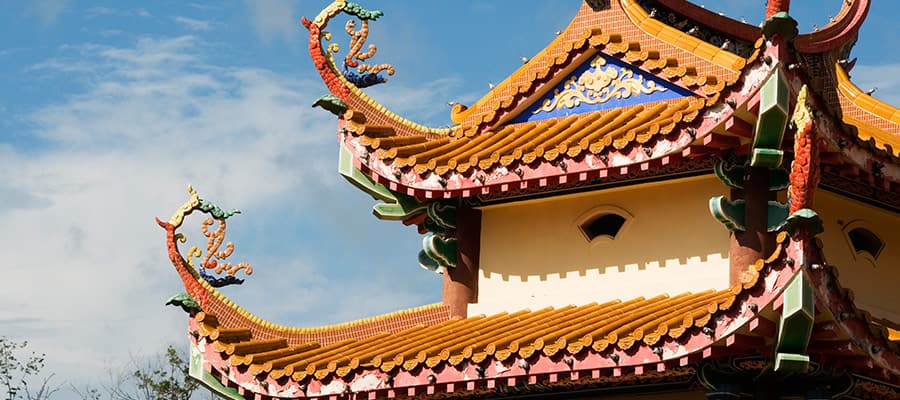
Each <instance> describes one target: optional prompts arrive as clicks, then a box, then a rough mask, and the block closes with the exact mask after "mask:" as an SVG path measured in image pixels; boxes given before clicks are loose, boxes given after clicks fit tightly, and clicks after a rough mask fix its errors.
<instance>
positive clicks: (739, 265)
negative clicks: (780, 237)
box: [729, 168, 775, 285]
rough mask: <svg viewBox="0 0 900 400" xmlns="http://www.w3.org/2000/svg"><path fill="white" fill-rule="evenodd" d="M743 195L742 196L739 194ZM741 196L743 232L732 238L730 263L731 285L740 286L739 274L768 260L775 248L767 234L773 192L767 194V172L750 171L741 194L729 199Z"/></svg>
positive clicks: (735, 192)
mask: <svg viewBox="0 0 900 400" xmlns="http://www.w3.org/2000/svg"><path fill="white" fill-rule="evenodd" d="M741 192H743V193H741ZM739 195H743V199H744V207H745V208H744V227H745V229H744V231H743V232H740V231H739V232H734V233H732V234H731V243H730V246H729V247H730V248H729V259H730V266H731V269H730V270H731V272H730V274H729V281H730V282H731V284H732V285H733V284H735V283H738V282H740V279H741V274H743V273H744V271H746V270H747V267H748V266H750V265H751V264H753V263H755V262H756V260H758V259H760V258H767V257H768V256H769V255H770V254H771V252H772V249H773V248H774V245H775V238H774V236H773V235H772V234H770V233H769V232H768V231H767V228H768V207H769V200H771V199H772V197H773V192H770V191H769V170H768V169H765V168H750V176H749V177H748V179H746V180H745V181H744V190H743V191H740V190H735V191H733V193H732V199H734V198H736V197H737V196H739Z"/></svg>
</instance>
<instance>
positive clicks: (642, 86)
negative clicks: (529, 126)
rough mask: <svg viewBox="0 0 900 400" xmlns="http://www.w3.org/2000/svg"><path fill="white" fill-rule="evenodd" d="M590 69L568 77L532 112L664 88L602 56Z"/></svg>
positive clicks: (574, 105) (569, 106) (625, 96)
mask: <svg viewBox="0 0 900 400" xmlns="http://www.w3.org/2000/svg"><path fill="white" fill-rule="evenodd" d="M590 65H591V67H592V68H591V69H588V70H587V71H584V72H582V73H581V75H578V76H575V75H573V76H571V77H569V79H567V80H566V81H565V83H563V90H562V91H560V90H559V89H555V90H554V91H553V98H552V99H544V101H543V102H542V103H541V107H540V108H538V109H537V110H534V111H533V112H532V114H537V113H540V112H552V111H554V110H560V109H562V108H574V107H577V106H578V105H580V104H600V103H605V102H607V101H609V100H610V99H612V98H616V99H627V98H629V97H631V96H632V95H634V96H640V95H641V94H651V93H654V92H665V91H666V90H667V89H666V88H664V87H662V86H658V85H657V84H656V82H653V81H644V77H642V76H637V77H635V76H634V71H632V70H631V69H629V68H626V67H619V68H618V69H617V68H616V67H615V66H612V65H611V66H608V67H606V68H602V67H603V66H605V65H606V59H605V58H603V56H597V57H596V58H594V59H593V60H592V61H591V64H590Z"/></svg>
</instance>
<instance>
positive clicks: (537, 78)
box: [451, 0, 761, 136]
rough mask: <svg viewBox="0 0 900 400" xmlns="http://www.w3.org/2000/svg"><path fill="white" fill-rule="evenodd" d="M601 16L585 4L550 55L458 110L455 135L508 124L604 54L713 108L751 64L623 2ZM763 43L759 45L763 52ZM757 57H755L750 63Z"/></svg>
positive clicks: (536, 58) (543, 55)
mask: <svg viewBox="0 0 900 400" xmlns="http://www.w3.org/2000/svg"><path fill="white" fill-rule="evenodd" d="M612 3H613V5H612V6H611V7H610V8H609V9H606V10H602V11H599V12H596V11H593V10H591V8H590V7H589V6H587V5H586V4H582V8H581V10H580V11H579V12H578V14H577V15H576V17H575V18H574V19H573V20H572V22H571V23H570V25H569V26H568V27H567V28H566V29H565V30H564V31H563V32H562V33H561V34H560V35H559V36H557V38H556V39H555V40H554V41H553V42H552V43H550V45H548V46H547V47H546V48H545V49H544V50H542V51H541V52H540V53H538V54H537V55H536V56H534V57H532V58H531V59H530V60H529V61H528V62H527V63H526V64H525V65H523V66H522V67H520V68H519V69H518V70H517V71H515V72H514V73H513V74H511V75H510V76H509V77H508V78H507V79H506V80H504V81H503V82H502V83H500V84H499V85H497V86H496V87H495V88H494V89H493V90H491V91H490V92H488V93H487V94H486V95H485V96H484V97H483V98H482V99H480V100H478V101H477V102H476V103H475V104H473V105H472V106H471V107H469V108H465V107H461V106H457V107H454V109H453V112H452V113H451V117H452V119H453V121H454V122H456V123H459V124H460V127H459V129H458V130H457V131H455V132H454V135H459V134H463V135H466V136H472V135H475V134H476V133H477V132H479V131H480V130H483V129H486V128H488V127H491V126H495V125H496V124H498V123H503V122H504V120H505V119H506V118H507V117H508V116H510V115H512V114H515V113H516V111H517V110H518V109H519V108H520V107H521V106H522V101H521V100H522V99H523V98H525V97H530V96H534V95H539V94H540V92H541V91H542V88H544V89H546V88H547V87H550V86H552V84H553V83H554V82H551V81H548V80H549V79H551V78H553V76H554V75H557V78H556V79H559V77H561V75H563V74H555V72H556V71H559V70H561V69H564V68H566V67H567V66H570V65H572V64H573V63H575V62H574V61H575V60H579V59H581V57H584V56H590V55H591V54H594V53H595V52H596V51H597V50H596V49H599V50H600V51H602V52H603V53H606V54H608V55H613V56H617V57H620V58H622V59H624V60H626V61H627V62H629V63H633V64H636V65H639V66H641V68H643V69H645V70H647V71H650V72H654V73H656V74H658V75H659V76H662V77H665V78H667V79H670V80H673V81H675V82H677V83H679V84H680V85H682V86H684V87H688V88H692V89H694V91H695V92H697V93H700V94H702V95H704V96H708V99H707V104H711V103H712V102H714V101H715V100H716V99H717V98H718V94H719V92H721V90H722V89H723V88H724V87H726V86H727V85H730V84H732V83H734V82H735V81H736V80H737V79H738V78H739V76H740V72H741V70H742V69H743V67H744V66H745V65H746V64H747V62H748V59H744V58H742V57H740V56H737V55H734V54H732V53H729V52H727V51H725V50H722V49H720V48H718V47H716V46H713V45H711V44H709V43H706V42H703V41H700V40H699V39H697V38H694V37H692V36H690V35H689V34H687V33H684V32H681V31H679V30H677V29H675V28H672V27H670V26H667V25H665V24H663V23H661V22H659V21H656V20H654V19H652V18H649V17H648V16H647V13H646V11H644V10H643V8H641V7H640V6H639V5H637V3H636V2H634V1H632V0H621V1H619V2H615V1H614V2H612ZM760 45H761V42H757V48H758V47H759V46H760ZM755 57H756V54H754V55H752V56H751V57H750V58H749V60H752V59H754V58H755Z"/></svg>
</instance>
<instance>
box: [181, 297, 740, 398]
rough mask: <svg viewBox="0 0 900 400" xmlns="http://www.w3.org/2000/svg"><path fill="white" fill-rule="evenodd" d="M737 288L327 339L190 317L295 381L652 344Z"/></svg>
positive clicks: (246, 362) (232, 349) (246, 361)
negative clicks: (275, 334) (363, 370)
mask: <svg viewBox="0 0 900 400" xmlns="http://www.w3.org/2000/svg"><path fill="white" fill-rule="evenodd" d="M740 292H741V289H740V288H731V289H727V290H723V291H718V292H716V291H707V292H702V293H695V294H690V293H685V294H681V295H677V296H672V297H669V296H665V295H661V296H657V297H653V298H650V299H644V298H638V299H633V300H630V301H625V302H622V301H612V302H608V303H604V304H595V303H592V304H588V305H584V306H580V307H575V306H567V307H562V308H556V309H554V308H546V309H542V310H538V311H520V312H516V313H501V314H497V315H493V316H489V317H485V316H477V317H471V318H467V319H450V320H447V321H444V322H441V323H437V324H434V325H431V326H428V327H425V326H424V325H420V326H414V327H411V328H407V329H404V330H401V331H399V332H395V333H393V334H389V333H381V334H375V335H372V336H369V337H365V338H359V339H349V340H343V341H339V342H334V343H331V344H326V345H320V344H319V343H316V342H309V343H302V344H295V345H289V344H288V342H287V340H284V339H257V338H254V337H251V335H250V334H249V330H246V329H237V330H235V329H233V328H226V327H224V326H222V325H221V324H220V323H219V322H218V319H217V318H215V316H214V315H212V314H206V313H202V312H201V313H199V314H197V315H196V316H195V320H196V321H197V322H198V333H199V335H200V336H201V337H203V338H206V339H208V340H210V341H212V342H213V346H214V347H215V348H216V349H217V350H220V351H222V352H224V353H225V354H227V355H229V356H230V363H231V364H232V365H234V366H247V367H249V368H250V371H251V373H253V374H262V373H266V374H269V375H270V376H271V377H273V378H275V379H279V378H281V377H286V376H290V378H291V379H293V380H297V381H299V380H303V379H305V378H306V377H308V376H314V377H315V378H316V379H319V380H322V379H325V378H327V377H328V376H330V375H332V374H333V375H335V376H339V377H340V376H346V375H347V374H349V373H350V372H352V370H354V369H356V368H358V367H360V366H369V367H374V368H378V369H380V370H382V371H385V372H389V371H392V370H394V369H396V368H401V369H404V370H407V371H409V370H413V369H415V368H416V367H417V366H419V365H428V366H429V367H432V368H433V367H435V366H437V365H438V364H441V363H447V364H449V365H458V364H460V363H462V362H464V361H473V362H476V363H477V362H481V361H482V360H484V359H485V358H486V357H494V358H497V359H498V360H500V361H503V360H506V359H507V358H509V357H511V356H513V355H518V356H521V357H525V358H528V357H530V356H531V355H532V354H534V353H536V352H542V353H543V354H545V355H550V356H552V355H555V354H557V353H558V352H561V351H562V352H567V353H569V354H577V353H579V352H580V351H581V350H582V349H584V348H587V347H590V348H592V349H593V350H594V351H598V352H602V351H604V350H605V349H607V348H608V347H609V346H617V347H618V348H620V349H622V350H628V349H630V348H631V347H632V346H635V345H637V344H639V343H640V344H642V345H650V346H652V345H655V344H657V343H658V342H659V341H660V340H663V339H664V338H671V339H678V338H679V337H681V336H682V335H683V334H684V333H685V332H686V331H687V330H688V329H690V328H693V327H702V326H705V325H706V324H707V322H708V321H709V319H710V318H711V316H712V315H714V314H715V313H717V312H719V311H722V310H727V309H729V308H730V307H731V305H732V304H733V302H734V300H735V298H736V296H737V295H738V294H740Z"/></svg>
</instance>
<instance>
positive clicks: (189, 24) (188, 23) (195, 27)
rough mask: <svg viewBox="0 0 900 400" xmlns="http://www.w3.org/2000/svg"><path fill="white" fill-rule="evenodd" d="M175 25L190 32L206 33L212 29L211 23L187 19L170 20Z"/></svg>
mask: <svg viewBox="0 0 900 400" xmlns="http://www.w3.org/2000/svg"><path fill="white" fill-rule="evenodd" d="M172 19H173V20H174V21H175V22H176V23H177V24H179V25H181V26H183V27H185V28H186V29H189V30H192V31H208V30H210V29H212V23H211V22H210V21H205V20H200V19H193V18H188V17H181V16H178V17H174V18H172Z"/></svg>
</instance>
